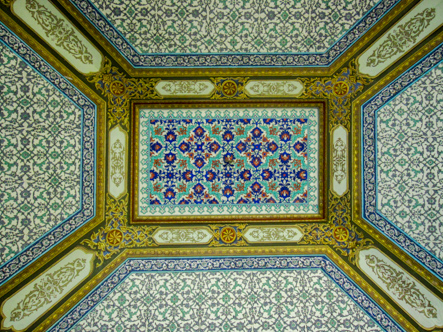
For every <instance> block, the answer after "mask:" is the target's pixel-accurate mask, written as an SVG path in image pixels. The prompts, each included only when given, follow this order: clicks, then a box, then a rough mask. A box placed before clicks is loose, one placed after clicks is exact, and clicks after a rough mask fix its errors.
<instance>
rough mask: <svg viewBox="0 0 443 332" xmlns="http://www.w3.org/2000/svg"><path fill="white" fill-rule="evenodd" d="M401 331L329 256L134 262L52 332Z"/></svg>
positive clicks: (107, 280)
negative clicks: (196, 331)
mask: <svg viewBox="0 0 443 332" xmlns="http://www.w3.org/2000/svg"><path fill="white" fill-rule="evenodd" d="M187 329H190V330H199V331H212V330H213V331H220V330H231V331H247V330H251V331H252V330H253V331H267V330H273V331H278V330H281V331H291V330H294V331H355V332H375V331H390V332H399V331H403V329H401V328H400V327H399V326H398V325H397V324H396V323H395V322H394V321H393V320H392V319H391V318H390V317H389V316H388V315H386V313H385V312H384V311H383V310H381V309H380V307H378V306H377V305H376V304H375V303H374V302H373V301H372V300H371V299H370V298H369V297H368V296H367V295H366V294H364V293H363V292H362V291H361V290H360V289H359V288H358V287H357V286H356V285H355V284H354V282H353V281H352V280H350V279H348V278H347V277H346V276H345V274H344V273H342V272H341V271H340V270H339V269H338V268H337V267H336V266H335V265H334V264H332V263H331V262H330V261H329V260H328V259H327V258H325V257H324V256H304V257H297V256H284V257H227V258H181V259H130V260H128V261H126V262H125V263H124V264H123V265H122V266H121V267H120V268H119V269H118V270H117V271H115V272H114V273H113V274H112V275H111V276H110V277H109V278H107V279H106V280H105V281H104V282H103V283H102V284H101V285H100V286H98V287H97V288H96V289H95V290H94V291H93V292H91V293H90V294H89V295H87V296H86V297H85V298H84V299H83V300H82V301H81V302H80V303H79V304H78V305H77V306H76V307H75V308H74V309H73V310H72V311H71V312H69V313H68V314H67V315H66V316H65V317H64V318H62V319H61V320H60V321H59V322H58V323H57V324H56V325H55V326H53V327H52V328H51V329H50V330H49V331H52V332H61V331H82V332H83V331H98V330H104V331H119V330H128V331H132V330H134V331H157V330H170V331H171V330H174V331H186V330H187Z"/></svg>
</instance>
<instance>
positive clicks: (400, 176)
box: [377, 63, 443, 259]
mask: <svg viewBox="0 0 443 332" xmlns="http://www.w3.org/2000/svg"><path fill="white" fill-rule="evenodd" d="M442 104H443V64H442V63H440V64H439V65H438V66H437V67H435V68H434V69H432V70H431V71H430V72H429V73H427V74H426V75H424V76H423V77H422V78H420V80H418V81H417V82H415V83H414V84H413V85H411V86H410V87H409V88H408V89H406V90H405V91H404V92H403V93H401V94H400V95H398V96H397V97H395V98H394V99H393V100H392V101H390V102H389V103H388V104H386V105H385V106H384V107H382V108H381V109H380V110H379V111H378V114H377V128H378V129H377V176H378V181H377V182H378V204H377V205H378V208H379V209H380V212H381V214H383V215H384V216H385V217H386V218H387V219H388V220H390V221H391V222H393V223H394V224H395V225H396V226H398V227H399V228H400V229H402V230H403V231H404V232H406V233H407V234H408V235H409V236H411V237H412V238H413V239H415V240H416V241H417V242H418V243H420V244H421V245H423V246H424V247H425V248H427V249H428V250H429V251H430V252H431V253H433V254H434V255H436V256H437V257H438V258H439V259H443V247H442V243H443V187H442V184H443V146H442V145H441V142H442V141H443V109H442Z"/></svg>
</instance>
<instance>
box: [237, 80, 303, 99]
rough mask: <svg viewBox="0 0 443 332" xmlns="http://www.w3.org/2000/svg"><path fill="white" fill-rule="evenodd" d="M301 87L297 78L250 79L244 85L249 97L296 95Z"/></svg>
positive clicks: (301, 89) (299, 92)
mask: <svg viewBox="0 0 443 332" xmlns="http://www.w3.org/2000/svg"><path fill="white" fill-rule="evenodd" d="M303 89H304V86H303V83H301V82H300V81H299V80H250V81H248V83H246V86H245V91H246V93H247V94H248V95H249V96H250V97H251V98H264V97H297V96H299V95H301V94H302V92H303Z"/></svg>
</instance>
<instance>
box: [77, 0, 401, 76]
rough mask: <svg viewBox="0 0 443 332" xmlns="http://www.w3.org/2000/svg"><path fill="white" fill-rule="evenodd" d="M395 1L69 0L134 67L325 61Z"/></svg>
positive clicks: (298, 64)
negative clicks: (168, 0)
mask: <svg viewBox="0 0 443 332" xmlns="http://www.w3.org/2000/svg"><path fill="white" fill-rule="evenodd" d="M399 1H400V0H382V1H380V2H378V1H376V0H358V1H357V0H355V1H343V0H333V1H332V0H324V1H323V0H322V1H320V0H300V1H288V0H278V1H270V0H252V1H239V0H226V1H225V0H186V1H176V2H167V1H165V0H156V1H146V0H144V1H138V2H131V1H127V0H114V1H112V2H109V1H103V0H71V2H72V3H73V4H74V5H75V6H76V7H77V8H78V9H79V10H80V11H81V12H82V13H83V14H84V15H85V16H86V17H87V18H88V19H89V20H90V21H91V22H92V23H93V24H94V25H95V26H96V27H97V28H98V29H99V30H100V31H101V33H102V34H104V35H105V36H106V37H107V38H108V39H109V40H110V41H111V43H113V44H114V46H115V47H116V48H117V49H119V50H120V52H121V53H122V54H123V55H124V56H125V57H126V58H127V59H128V60H129V62H131V63H132V65H134V66H139V67H211V66H223V67H225V66H227V67H230V66H267V67H269V66H306V65H310V66H328V65H329V64H331V63H332V62H333V61H334V60H335V59H337V58H338V57H339V56H340V55H341V54H342V53H343V52H344V51H345V50H346V49H347V48H348V47H349V46H350V45H351V44H352V43H354V42H355V41H356V40H357V39H358V38H360V37H361V36H362V35H363V34H364V33H365V32H366V31H367V30H368V29H369V28H370V27H371V26H372V25H373V24H375V22H377V20H379V19H380V18H381V17H383V15H385V14H386V13H387V12H388V11H389V10H390V9H391V8H392V7H393V6H394V5H395V4H396V3H398V2H399ZM307 17H309V19H306V18H307ZM306 22H309V24H307V23H306ZM303 52H311V53H310V54H303ZM271 53H272V54H271Z"/></svg>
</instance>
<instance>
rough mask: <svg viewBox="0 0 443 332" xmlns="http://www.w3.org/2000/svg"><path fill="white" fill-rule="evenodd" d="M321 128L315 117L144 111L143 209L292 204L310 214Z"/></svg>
mask: <svg viewBox="0 0 443 332" xmlns="http://www.w3.org/2000/svg"><path fill="white" fill-rule="evenodd" d="M313 111H314V113H315V112H316V111H315V110H313ZM264 112H268V113H273V111H264ZM310 112H312V111H308V110H307V111H306V113H305V115H306V116H308V114H309V113H310ZM251 113H257V111H255V110H253V111H251ZM274 113H275V112H274ZM312 122H314V123H312ZM315 128H316V123H315V121H313V120H310V119H309V117H305V118H304V117H293V116H290V117H288V118H285V117H281V118H280V117H274V118H260V117H250V118H249V117H247V118H243V119H240V118H220V117H219V118H211V117H203V118H196V119H192V118H186V119H171V118H167V119H161V118H160V119H159V118H155V117H149V115H147V114H146V112H145V111H141V115H140V144H141V146H140V165H141V167H140V185H141V188H140V198H139V204H140V213H141V214H143V215H146V214H149V213H150V211H165V208H161V207H159V208H155V207H156V206H166V207H168V206H172V207H173V208H174V209H175V210H174V211H176V207H177V206H181V207H185V206H187V207H191V206H192V207H193V208H194V210H193V211H197V212H198V211H199V210H201V212H203V206H211V207H212V209H217V206H221V207H220V209H222V208H229V207H231V208H233V207H236V206H241V205H245V206H248V205H249V206H250V205H255V206H257V207H258V208H260V209H262V210H263V211H273V210H274V211H279V209H280V206H281V205H289V204H290V205H293V206H301V207H303V210H304V211H307V210H306V209H307V206H309V204H310V203H311V202H312V201H313V197H316V195H317V193H316V192H315V191H313V192H311V191H310V182H313V181H315V180H316V177H315V175H314V176H311V174H310V170H311V166H310V165H311V163H312V160H313V159H314V160H316V157H315V156H316V150H315V149H313V148H312V145H313V144H312V143H311V142H309V141H310V140H312V141H314V142H316V141H317V140H316V138H315V134H316V129H315ZM147 142H149V144H147ZM311 154H312V156H311ZM314 165H315V163H314ZM313 170H315V168H314V169H313ZM311 177H312V178H313V179H310V178H311ZM311 196H313V197H311ZM276 205H278V206H279V207H277V208H276V207H274V206H276ZM240 209H241V208H240ZM297 209H299V210H300V208H299V207H297ZM285 211H286V213H288V212H289V210H288V209H287V208H285Z"/></svg>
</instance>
